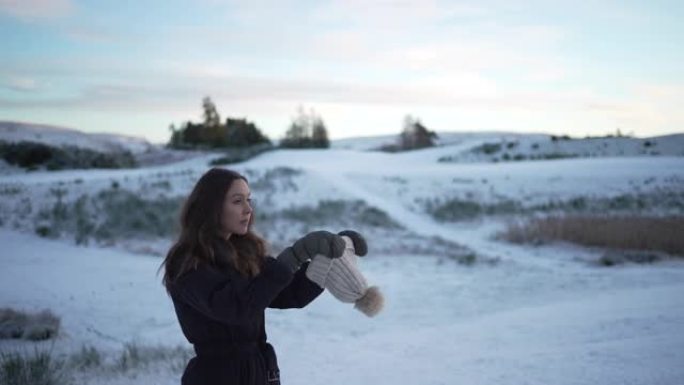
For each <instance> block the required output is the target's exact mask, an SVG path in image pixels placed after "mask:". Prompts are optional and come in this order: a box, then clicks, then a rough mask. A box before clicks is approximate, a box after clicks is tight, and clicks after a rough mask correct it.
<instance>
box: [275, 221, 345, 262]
mask: <svg viewBox="0 0 684 385" xmlns="http://www.w3.org/2000/svg"><path fill="white" fill-rule="evenodd" d="M344 248H345V243H344V239H342V237H341V236H339V235H336V234H333V233H331V232H329V231H324V230H321V231H314V232H311V233H309V234H306V235H305V236H304V237H302V238H300V239H298V240H297V241H296V242H295V243H294V244H293V245H292V246H290V247H288V248H286V249H285V250H283V251H282V252H281V253H280V254H279V255H278V260H279V261H281V262H283V263H284V264H285V265H287V266H288V267H289V268H290V270H292V272H295V271H297V270H298V269H299V266H301V265H302V264H303V263H304V262H306V261H308V260H310V259H312V258H313V257H314V256H315V255H318V254H321V255H325V256H326V257H328V258H339V257H341V256H342V253H344Z"/></svg>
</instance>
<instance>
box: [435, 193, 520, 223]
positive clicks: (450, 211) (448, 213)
mask: <svg viewBox="0 0 684 385" xmlns="http://www.w3.org/2000/svg"><path fill="white" fill-rule="evenodd" d="M521 210H522V208H521V206H520V204H519V203H517V202H515V201H512V200H503V201H500V202H495V203H480V202H477V201H473V200H465V199H461V198H451V199H447V200H446V201H427V203H426V211H427V212H428V213H429V214H430V215H432V217H433V218H435V219H437V220H438V221H442V222H458V221H465V220H472V219H475V218H477V217H479V216H482V215H485V214H486V215H504V214H514V213H518V212H520V211H521Z"/></svg>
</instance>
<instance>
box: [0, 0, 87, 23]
mask: <svg viewBox="0 0 684 385" xmlns="http://www.w3.org/2000/svg"><path fill="white" fill-rule="evenodd" d="M73 10H74V4H73V3H72V1H71V0H0V12H2V13H6V14H8V15H11V16H14V17H16V18H19V19H22V20H36V19H55V18H60V17H63V16H66V15H68V14H70V13H71V12H72V11H73Z"/></svg>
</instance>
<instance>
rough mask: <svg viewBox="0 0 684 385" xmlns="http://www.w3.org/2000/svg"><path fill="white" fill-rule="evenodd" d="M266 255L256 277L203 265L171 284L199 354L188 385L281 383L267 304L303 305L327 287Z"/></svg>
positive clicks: (184, 380) (180, 316)
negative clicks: (268, 333) (268, 334)
mask: <svg viewBox="0 0 684 385" xmlns="http://www.w3.org/2000/svg"><path fill="white" fill-rule="evenodd" d="M305 271H306V265H303V266H302V268H301V269H300V270H299V271H298V272H297V273H295V274H292V272H291V271H290V270H289V268H288V267H287V266H285V265H284V264H283V263H281V262H279V261H277V260H276V259H273V258H271V257H267V258H266V262H265V263H264V265H263V267H262V270H261V273H260V274H259V275H257V276H255V277H253V278H248V277H245V276H243V275H242V274H240V273H239V272H238V271H237V270H235V269H234V268H232V267H226V268H225V269H218V268H216V267H211V266H207V265H202V266H200V267H198V268H197V269H195V270H192V271H190V272H188V273H186V274H184V275H183V276H181V277H180V278H179V279H178V280H177V281H176V282H175V283H174V284H172V285H170V287H169V293H170V294H171V299H172V300H173V305H174V308H175V310H176V315H177V316H178V321H179V323H180V326H181V329H182V330H183V334H184V335H185V337H186V338H187V339H188V341H189V342H190V343H192V344H193V345H194V349H195V353H196V356H195V357H193V358H192V359H191V360H190V361H189V362H188V365H187V367H186V368H185V372H184V373H183V377H182V379H181V383H182V384H183V385H211V384H223V385H227V384H236V385H243V384H244V385H247V384H249V385H252V384H254V385H257V384H258V385H278V384H280V378H279V369H278V363H277V360H276V355H275V352H274V351H273V347H272V346H271V345H270V344H269V343H267V342H266V331H265V329H264V310H265V309H266V308H267V307H272V308H279V309H286V308H301V307H304V306H306V305H308V304H309V303H310V302H311V301H313V300H314V299H315V298H316V297H318V296H319V295H320V294H321V292H323V289H321V288H320V287H319V286H318V285H316V284H315V283H313V282H311V281H310V280H309V279H308V278H307V277H306V275H305V274H304V272H305Z"/></svg>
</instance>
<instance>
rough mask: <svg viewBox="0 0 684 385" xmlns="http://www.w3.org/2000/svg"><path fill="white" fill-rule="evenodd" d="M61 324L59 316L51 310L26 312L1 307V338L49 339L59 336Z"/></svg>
mask: <svg viewBox="0 0 684 385" xmlns="http://www.w3.org/2000/svg"><path fill="white" fill-rule="evenodd" d="M59 326H60V319H59V317H57V316H56V315H54V314H53V313H52V312H51V311H50V310H43V311H41V312H38V313H26V312H23V311H18V310H14V309H10V308H2V309H0V338H16V339H26V340H31V341H41V340H47V339H50V338H53V337H55V336H57V333H58V332H59Z"/></svg>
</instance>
